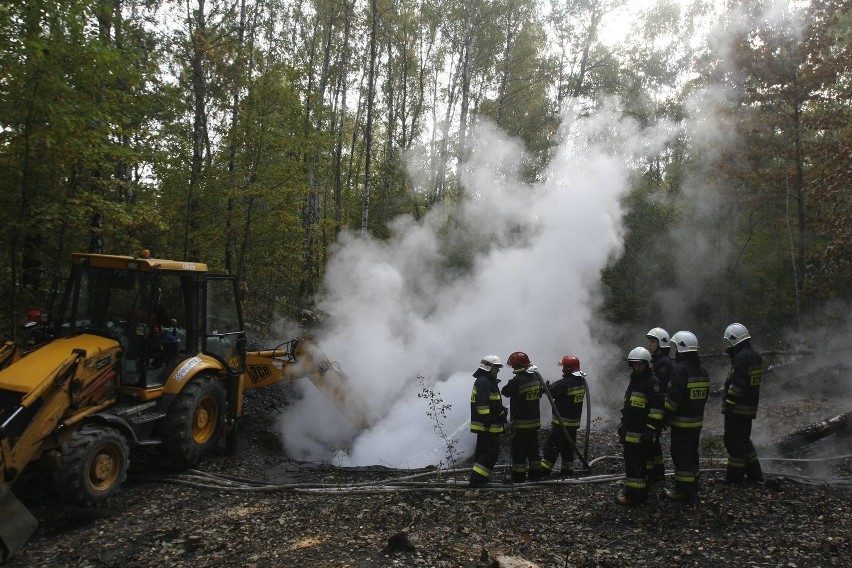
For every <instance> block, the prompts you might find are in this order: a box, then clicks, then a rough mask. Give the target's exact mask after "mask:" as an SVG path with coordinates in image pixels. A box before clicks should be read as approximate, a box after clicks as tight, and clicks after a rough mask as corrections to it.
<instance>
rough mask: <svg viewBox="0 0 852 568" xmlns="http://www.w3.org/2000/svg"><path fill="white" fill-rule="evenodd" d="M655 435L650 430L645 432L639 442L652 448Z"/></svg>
mask: <svg viewBox="0 0 852 568" xmlns="http://www.w3.org/2000/svg"><path fill="white" fill-rule="evenodd" d="M654 438H655V436H654V433H653V432H651V431H650V430H645V431H644V432H642V435H641V436H639V442H641V443H642V445H643V446H650V445H651V444H653V443H654Z"/></svg>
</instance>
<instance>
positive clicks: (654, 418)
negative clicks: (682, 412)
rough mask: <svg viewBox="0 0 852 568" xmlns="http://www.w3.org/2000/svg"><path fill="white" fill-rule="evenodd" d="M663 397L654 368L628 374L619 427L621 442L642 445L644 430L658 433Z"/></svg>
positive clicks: (654, 435) (660, 423) (651, 434)
mask: <svg viewBox="0 0 852 568" xmlns="http://www.w3.org/2000/svg"><path fill="white" fill-rule="evenodd" d="M664 399H665V396H664V395H663V391H662V389H661V388H660V381H659V380H658V379H657V377H656V376H655V375H654V372H653V371H651V370H650V369H648V370H646V371H645V372H644V373H636V372H635V371H634V372H633V373H630V384H628V385H627V390H626V391H625V392H624V408H622V409H621V426H619V435H620V436H621V442H622V443H628V444H641V443H643V440H642V434H643V433H648V434H649V435H650V436H653V437H656V436H659V433H660V428H661V427H662V421H663V403H664Z"/></svg>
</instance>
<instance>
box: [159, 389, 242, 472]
mask: <svg viewBox="0 0 852 568" xmlns="http://www.w3.org/2000/svg"><path fill="white" fill-rule="evenodd" d="M225 408H226V401H225V389H224V387H222V384H221V383H220V382H219V381H217V380H215V379H213V378H212V377H204V376H202V377H199V378H196V379H193V380H192V381H190V383H189V384H187V385H186V386H185V387H184V388H183V390H182V391H181V392H180V394H178V396H177V398H176V399H175V401H174V402H173V403H172V406H171V408H169V410H168V412H167V414H166V417H165V419H163V421H162V422H161V423H160V426H159V428H158V433H159V435H160V438H161V439H162V440H163V444H162V446H161V449H162V451H163V453H164V454H165V455H166V456H167V457H168V458H170V459H171V460H173V461H175V462H177V463H179V464H181V465H183V466H186V467H192V466H195V465H196V464H198V462H199V461H201V459H202V458H203V457H204V456H206V455H207V454H209V453H210V452H211V451H213V449H214V448H215V447H216V443H217V441H218V439H219V436H220V435H221V434H222V428H223V425H224V421H225Z"/></svg>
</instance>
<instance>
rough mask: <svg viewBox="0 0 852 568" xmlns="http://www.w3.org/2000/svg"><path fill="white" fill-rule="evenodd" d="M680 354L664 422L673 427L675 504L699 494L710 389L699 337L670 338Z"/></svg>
mask: <svg viewBox="0 0 852 568" xmlns="http://www.w3.org/2000/svg"><path fill="white" fill-rule="evenodd" d="M671 344H672V345H674V347H675V349H676V350H677V353H676V355H675V362H674V369H673V370H672V376H671V382H670V383H669V390H668V392H667V393H666V412H665V420H666V422H667V423H668V425H669V427H670V428H671V432H672V434H671V435H672V442H671V455H672V462H673V463H674V470H675V475H674V479H675V482H674V489H673V490H668V491H666V497H668V498H669V499H671V500H672V501H688V500H690V499H692V498H694V497H695V495H696V494H697V493H698V470H699V461H698V442H699V438H700V436H701V426H702V425H703V424H704V406H705V405H706V404H707V394H708V391H709V390H710V373H708V372H707V369H705V368H704V367H703V366H702V365H701V359H700V358H699V357H698V338H697V337H695V334H694V333H692V332H689V331H678V332H677V333H675V334H674V335H673V336H672V338H671Z"/></svg>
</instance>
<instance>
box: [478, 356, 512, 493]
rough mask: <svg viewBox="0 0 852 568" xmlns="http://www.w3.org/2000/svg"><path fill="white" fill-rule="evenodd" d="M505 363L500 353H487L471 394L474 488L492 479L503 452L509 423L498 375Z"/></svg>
mask: <svg viewBox="0 0 852 568" xmlns="http://www.w3.org/2000/svg"><path fill="white" fill-rule="evenodd" d="M502 368H503V364H502V362H501V361H500V358H499V357H497V355H486V356H485V357H483V358H482V359H481V360H480V361H479V368H478V369H476V371H475V372H474V373H473V376H474V377H476V381H475V382H474V383H473V392H471V394H470V431H471V432H473V433H474V434H476V449H475V450H474V453H473V471H471V473H470V487H481V486H482V485H484V484H486V483H488V481H489V480H490V479H491V471H492V470H493V468H494V464H496V463H497V458H498V457H499V455H500V434H502V433H503V429H504V424H505V423H506V414H507V413H506V408H505V407H504V406H503V399H502V398H501V397H500V390H499V387H498V383H499V382H500V379H498V378H497V374H498V373H499V372H500V369H502Z"/></svg>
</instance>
